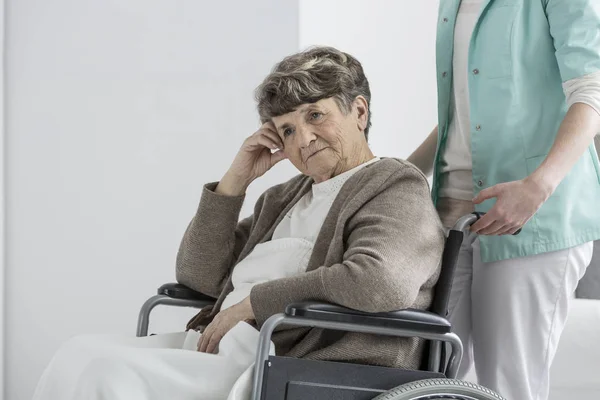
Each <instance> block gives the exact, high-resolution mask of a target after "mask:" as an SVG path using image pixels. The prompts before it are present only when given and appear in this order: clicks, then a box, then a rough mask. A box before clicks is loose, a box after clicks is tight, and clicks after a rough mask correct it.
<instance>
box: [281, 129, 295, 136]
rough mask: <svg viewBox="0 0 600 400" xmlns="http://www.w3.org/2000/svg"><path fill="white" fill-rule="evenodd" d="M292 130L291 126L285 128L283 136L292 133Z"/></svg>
mask: <svg viewBox="0 0 600 400" xmlns="http://www.w3.org/2000/svg"><path fill="white" fill-rule="evenodd" d="M292 132H293V130H292V128H286V129H285V130H284V131H283V136H290V135H291V134H292Z"/></svg>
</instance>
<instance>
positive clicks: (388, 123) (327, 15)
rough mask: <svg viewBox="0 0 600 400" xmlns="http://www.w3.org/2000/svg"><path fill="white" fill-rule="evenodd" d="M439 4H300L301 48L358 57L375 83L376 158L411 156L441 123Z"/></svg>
mask: <svg viewBox="0 0 600 400" xmlns="http://www.w3.org/2000/svg"><path fill="white" fill-rule="evenodd" d="M438 4H439V2H438V0H420V1H409V0H376V1H365V0H300V45H301V47H302V48H305V47H306V46H310V45H317V44H324V45H330V46H335V47H337V48H339V49H341V50H344V51H346V52H348V53H350V54H352V55H354V56H356V57H357V58H358V59H359V60H360V61H361V63H362V64H363V68H364V70H365V72H366V74H367V78H368V79H369V82H370V84H371V94H372V103H371V109H372V111H373V118H372V122H373V127H372V128H371V133H370V139H369V142H370V144H371V148H372V149H373V151H374V152H375V154H377V155H379V156H387V157H401V158H406V157H408V156H409V155H410V153H411V152H412V151H413V150H414V149H415V148H416V147H417V146H418V145H419V144H420V143H421V142H422V141H423V139H424V138H425V137H426V136H427V135H428V134H429V132H431V130H432V129H433V127H434V126H435V125H436V124H437V109H436V107H437V104H436V103H437V100H436V79H435V78H436V72H435V34H436V32H435V29H436V21H437V10H438Z"/></svg>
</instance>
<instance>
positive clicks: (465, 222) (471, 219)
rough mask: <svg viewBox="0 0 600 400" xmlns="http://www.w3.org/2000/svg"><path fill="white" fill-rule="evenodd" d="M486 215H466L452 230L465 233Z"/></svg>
mask: <svg viewBox="0 0 600 400" xmlns="http://www.w3.org/2000/svg"><path fill="white" fill-rule="evenodd" d="M484 215H485V213H484V212H477V211H476V212H474V213H471V214H468V215H465V216H464V217H462V218H460V219H459V220H458V221H457V222H456V224H455V225H454V227H453V228H452V230H455V231H460V232H462V231H464V230H465V229H466V228H468V227H470V226H471V225H473V224H474V223H475V222H477V221H479V220H480V219H481V217H483V216H484ZM522 230H523V229H522V228H521V229H519V230H518V231H516V232H515V233H513V236H516V235H518V234H519V233H521V231H522Z"/></svg>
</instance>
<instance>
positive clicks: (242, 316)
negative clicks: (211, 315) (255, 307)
mask: <svg viewBox="0 0 600 400" xmlns="http://www.w3.org/2000/svg"><path fill="white" fill-rule="evenodd" d="M252 320H254V311H252V304H251V303H250V296H248V297H246V298H245V299H244V300H242V301H241V302H239V303H238V304H236V305H234V306H231V307H229V308H227V309H225V310H223V311H221V312H219V313H218V314H217V315H216V316H215V319H213V321H212V322H211V323H210V324H209V325H208V326H207V327H206V329H204V332H202V336H200V340H199V341H198V351H200V352H202V353H216V352H217V350H218V348H219V342H221V339H223V336H225V334H226V333H227V332H229V331H230V330H231V329H232V328H233V327H234V326H236V325H237V323H238V322H240V321H247V322H249V321H252Z"/></svg>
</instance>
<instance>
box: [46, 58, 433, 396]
mask: <svg viewBox="0 0 600 400" xmlns="http://www.w3.org/2000/svg"><path fill="white" fill-rule="evenodd" d="M256 94H257V100H258V111H259V114H260V118H261V121H262V123H263V125H262V126H261V127H260V129H258V131H256V132H255V133H254V134H252V135H251V136H250V137H248V138H247V139H246V140H245V141H244V143H243V145H242V147H241V149H240V151H239V152H238V154H237V156H236V157H235V159H234V160H233V163H232V164H231V167H230V168H229V170H228V171H227V172H226V173H225V175H224V176H223V178H222V179H221V180H220V181H219V182H216V183H209V184H207V185H205V187H204V191H203V193H202V199H201V201H200V205H199V208H198V211H197V212H196V215H195V216H194V218H193V219H192V222H191V223H190V225H189V227H188V228H187V231H186V233H185V235H184V238H183V241H182V244H181V248H180V250H179V254H178V256H177V280H178V281H179V282H180V283H182V284H185V285H187V286H189V287H191V288H193V289H195V290H197V291H199V292H202V293H205V294H207V295H210V296H214V297H216V298H218V300H217V302H216V304H215V306H214V307H207V308H205V309H203V310H202V311H201V312H200V314H198V315H197V316H196V317H195V318H193V319H192V320H191V321H190V323H189V324H188V332H187V333H177V334H169V335H158V336H152V337H148V338H99V337H93V338H90V337H84V338H76V339H74V340H72V341H70V342H69V343H67V344H66V345H65V347H64V348H63V349H61V350H60V351H59V352H58V354H57V355H56V357H55V359H54V360H53V361H52V364H51V365H50V367H49V368H48V370H47V371H46V373H45V374H44V376H43V378H42V380H41V382H40V384H39V387H38V391H37V395H36V399H70V398H76V399H84V398H85V399H127V400H130V399H161V400H162V399H165V398H175V397H176V398H177V399H181V400H184V399H190V400H192V399H199V398H201V399H226V398H228V396H229V398H243V397H244V393H245V391H247V389H248V387H247V386H248V384H247V382H248V379H247V378H248V377H249V376H250V374H251V370H252V369H251V367H252V363H253V360H254V356H255V349H256V345H257V338H258V330H257V329H259V328H260V327H261V325H262V324H263V323H264V322H265V320H266V319H267V318H269V317H270V316H272V315H274V314H277V313H281V312H283V311H284V309H285V307H286V305H288V304H289V303H292V302H298V301H306V300H317V301H324V302H330V303H335V304H338V305H341V306H345V307H350V308H353V309H357V310H361V311H367V312H384V311H392V310H396V309H403V308H416V309H427V308H428V307H429V306H430V303H431V300H432V294H433V286H434V284H435V282H436V280H437V277H438V274H439V266H440V259H441V255H442V251H443V245H444V234H443V228H442V226H441V223H440V222H439V220H438V217H437V216H436V211H435V208H434V206H433V203H432V202H431V200H430V195H429V187H428V183H427V180H426V178H425V177H424V175H423V174H422V173H421V172H419V170H418V169H416V168H415V167H413V166H412V165H411V164H409V163H407V162H405V161H401V160H396V159H379V158H378V157H375V156H374V155H373V153H372V152H371V150H370V149H369V146H368V144H367V137H368V133H369V127H370V110H369V103H370V98H371V95H370V90H369V84H368V81H367V78H366V77H365V75H364V73H363V70H362V67H361V64H360V63H359V62H358V61H357V60H356V59H355V58H353V57H352V56H350V55H348V54H346V53H343V52H340V51H338V50H335V49H332V48H313V49H310V50H308V51H305V52H302V53H299V54H295V55H292V56H290V57H287V58H285V59H284V60H283V61H281V62H280V63H279V64H277V65H276V66H275V68H274V70H273V71H272V73H271V74H270V75H269V76H267V78H266V79H265V81H264V82H263V83H262V84H261V85H260V86H259V88H258V89H257V92H256ZM284 159H288V160H290V161H291V162H292V164H293V165H294V166H295V167H296V168H297V169H298V170H299V171H300V175H298V176H296V177H294V178H292V179H291V180H289V181H288V182H285V183H282V184H280V185H277V186H274V187H272V188H270V189H269V190H267V191H266V192H265V193H263V194H262V196H260V198H259V200H258V201H257V203H256V205H255V207H254V214H253V215H252V216H250V217H248V218H245V219H243V220H241V221H240V222H238V217H239V213H240V209H241V207H242V203H243V201H244V194H245V192H246V189H247V187H248V185H250V184H251V183H252V182H253V181H254V180H255V179H257V178H259V177H260V176H262V175H263V174H264V173H266V172H267V171H268V170H269V169H270V168H271V167H273V166H274V165H275V164H276V163H278V162H280V161H282V160H284ZM200 332H202V333H201V334H200ZM273 342H274V348H275V352H276V354H278V355H287V356H290V357H303V358H309V359H315V360H331V361H346V362H356V363H366V364H373V365H382V366H390V367H404V368H417V367H418V365H419V363H420V358H421V354H422V349H423V347H422V345H421V343H420V342H419V341H418V339H415V338H395V337H379V336H374V335H368V334H360V333H343V332H337V331H336V332H334V331H325V330H322V329H316V328H313V329H308V328H290V329H284V330H280V331H278V332H276V333H275V335H274V336H273ZM186 349H187V351H186ZM189 350H197V352H196V351H189ZM244 371H246V372H245V373H244ZM240 376H242V379H239V378H240ZM236 381H237V382H236ZM232 387H233V390H232Z"/></svg>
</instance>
